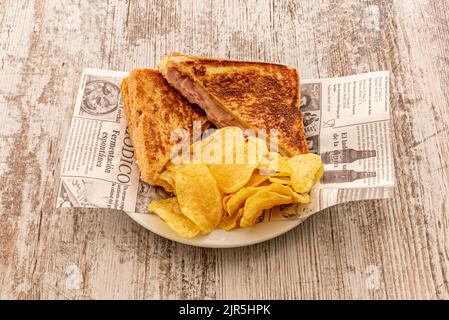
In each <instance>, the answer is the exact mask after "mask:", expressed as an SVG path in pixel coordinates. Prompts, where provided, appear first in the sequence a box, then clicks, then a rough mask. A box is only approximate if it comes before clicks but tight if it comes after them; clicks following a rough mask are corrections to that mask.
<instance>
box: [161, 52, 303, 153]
mask: <svg viewBox="0 0 449 320" xmlns="http://www.w3.org/2000/svg"><path fill="white" fill-rule="evenodd" d="M171 67H173V68H176V69H177V70H178V71H179V72H180V73H182V74H183V75H184V76H187V77H190V78H191V79H192V80H193V81H195V82H196V83H197V84H198V85H200V86H201V87H202V88H203V89H204V90H205V91H206V92H208V94H209V96H210V97H211V99H212V100H213V101H214V102H215V103H217V104H218V105H219V106H220V107H221V108H222V109H224V110H225V111H226V112H228V113H230V114H232V115H233V116H234V117H235V118H236V119H237V120H238V121H239V122H240V123H241V124H242V125H243V126H244V127H246V128H250V129H254V130H256V131H257V130H259V129H266V130H267V133H269V130H270V129H277V130H278V134H279V136H278V139H279V141H278V142H279V147H280V149H282V150H284V151H285V152H286V153H287V154H288V155H290V156H293V155H296V154H300V153H307V152H308V148H307V142H306V139H305V134H304V125H303V119H302V115H301V112H300V111H299V104H300V89H299V88H300V84H299V77H298V73H297V71H296V69H294V68H289V67H287V66H284V65H279V64H273V63H265V62H247V61H233V60H224V59H214V58H207V57H200V56H191V55H183V54H179V53H170V54H169V55H168V56H167V57H165V58H163V59H162V60H161V62H160V64H159V70H160V71H161V73H162V74H163V75H166V74H167V71H168V69H169V68H171Z"/></svg>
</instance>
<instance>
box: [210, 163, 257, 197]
mask: <svg viewBox="0 0 449 320" xmlns="http://www.w3.org/2000/svg"><path fill="white" fill-rule="evenodd" d="M256 167H257V163H254V164H234V165H232V164H222V165H218V164H211V165H209V169H210V172H211V173H212V175H213V177H214V178H215V180H216V181H217V185H218V188H219V189H220V190H221V191H222V192H224V193H234V192H237V191H238V190H239V189H241V188H242V187H244V186H245V184H246V183H247V182H248V181H249V179H250V178H251V175H252V173H253V171H254V169H255V168H256Z"/></svg>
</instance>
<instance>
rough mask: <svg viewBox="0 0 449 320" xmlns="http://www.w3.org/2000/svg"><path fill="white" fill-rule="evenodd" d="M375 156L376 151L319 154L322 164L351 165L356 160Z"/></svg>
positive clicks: (348, 150) (345, 150) (349, 150)
mask: <svg viewBox="0 0 449 320" xmlns="http://www.w3.org/2000/svg"><path fill="white" fill-rule="evenodd" d="M375 156H376V150H354V149H352V148H351V149H344V150H334V151H327V152H323V153H322V154H321V160H322V161H323V163H324V164H331V163H352V162H354V161H357V160H362V159H366V158H371V157H375Z"/></svg>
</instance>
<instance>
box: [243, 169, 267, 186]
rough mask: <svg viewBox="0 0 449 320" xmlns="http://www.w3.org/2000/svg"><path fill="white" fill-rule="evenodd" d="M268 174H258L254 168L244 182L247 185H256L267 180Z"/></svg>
mask: <svg viewBox="0 0 449 320" xmlns="http://www.w3.org/2000/svg"><path fill="white" fill-rule="evenodd" d="M269 177H270V176H269V175H268V174H260V172H259V170H255V171H254V172H253V174H252V175H251V178H250V179H249V180H248V182H247V183H246V186H247V187H257V186H258V185H260V184H261V183H262V182H264V181H266V180H268V178H269Z"/></svg>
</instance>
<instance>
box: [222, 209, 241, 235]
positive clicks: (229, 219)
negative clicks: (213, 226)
mask: <svg viewBox="0 0 449 320" xmlns="http://www.w3.org/2000/svg"><path fill="white" fill-rule="evenodd" d="M242 215H243V208H240V209H239V210H238V211H236V212H234V214H233V215H231V216H226V217H223V219H222V220H221V222H220V225H219V226H218V227H219V228H220V229H223V230H226V231H229V230H232V229H234V228H236V227H237V224H238V222H239V220H240V218H241V217H242Z"/></svg>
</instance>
